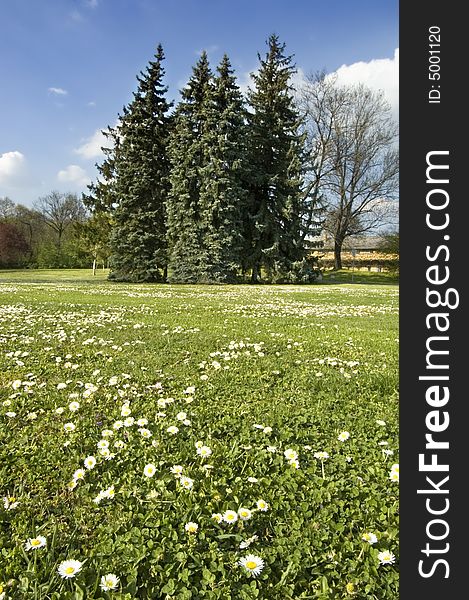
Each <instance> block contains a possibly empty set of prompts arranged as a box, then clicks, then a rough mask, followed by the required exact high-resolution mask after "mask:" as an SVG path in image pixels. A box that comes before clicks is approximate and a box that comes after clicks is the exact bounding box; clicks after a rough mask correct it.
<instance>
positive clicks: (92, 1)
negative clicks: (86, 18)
mask: <svg viewBox="0 0 469 600" xmlns="http://www.w3.org/2000/svg"><path fill="white" fill-rule="evenodd" d="M85 4H86V6H88V8H97V7H98V0H86V1H85Z"/></svg>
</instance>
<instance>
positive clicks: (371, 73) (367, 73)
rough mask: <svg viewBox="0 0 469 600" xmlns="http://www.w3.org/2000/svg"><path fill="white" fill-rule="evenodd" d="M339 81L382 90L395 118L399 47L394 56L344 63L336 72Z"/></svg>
mask: <svg viewBox="0 0 469 600" xmlns="http://www.w3.org/2000/svg"><path fill="white" fill-rule="evenodd" d="M335 74H336V75H337V80H338V83H340V84H343V85H354V84H358V83H363V84H364V85H366V86H368V87H370V88H372V89H374V90H382V91H383V92H384V95H385V97H386V100H387V101H388V102H389V104H390V105H391V109H392V114H393V116H394V118H395V119H397V117H398V115H399V48H396V50H395V51H394V57H393V58H377V59H373V60H370V61H369V62H363V61H360V62H356V63H353V64H351V65H342V66H341V67H340V68H339V69H337V71H336V73H335Z"/></svg>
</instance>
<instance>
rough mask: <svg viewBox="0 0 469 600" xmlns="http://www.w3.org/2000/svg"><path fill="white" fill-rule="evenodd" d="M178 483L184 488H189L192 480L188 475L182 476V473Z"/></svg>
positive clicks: (192, 482)
mask: <svg viewBox="0 0 469 600" xmlns="http://www.w3.org/2000/svg"><path fill="white" fill-rule="evenodd" d="M179 483H180V484H181V485H182V487H183V488H185V489H186V490H191V489H192V487H193V486H194V480H193V479H191V478H190V477H184V475H182V476H181V477H180V478H179Z"/></svg>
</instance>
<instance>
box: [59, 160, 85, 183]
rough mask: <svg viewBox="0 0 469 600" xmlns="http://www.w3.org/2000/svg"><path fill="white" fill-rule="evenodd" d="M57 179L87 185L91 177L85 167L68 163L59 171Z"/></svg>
mask: <svg viewBox="0 0 469 600" xmlns="http://www.w3.org/2000/svg"><path fill="white" fill-rule="evenodd" d="M57 179H58V180H59V181H61V182H62V183H71V184H76V185H77V186H81V187H83V186H85V185H88V183H90V178H89V177H88V175H87V174H86V171H85V169H82V168H81V167H79V166H78V165H68V167H65V169H62V170H61V171H59V172H58V173H57Z"/></svg>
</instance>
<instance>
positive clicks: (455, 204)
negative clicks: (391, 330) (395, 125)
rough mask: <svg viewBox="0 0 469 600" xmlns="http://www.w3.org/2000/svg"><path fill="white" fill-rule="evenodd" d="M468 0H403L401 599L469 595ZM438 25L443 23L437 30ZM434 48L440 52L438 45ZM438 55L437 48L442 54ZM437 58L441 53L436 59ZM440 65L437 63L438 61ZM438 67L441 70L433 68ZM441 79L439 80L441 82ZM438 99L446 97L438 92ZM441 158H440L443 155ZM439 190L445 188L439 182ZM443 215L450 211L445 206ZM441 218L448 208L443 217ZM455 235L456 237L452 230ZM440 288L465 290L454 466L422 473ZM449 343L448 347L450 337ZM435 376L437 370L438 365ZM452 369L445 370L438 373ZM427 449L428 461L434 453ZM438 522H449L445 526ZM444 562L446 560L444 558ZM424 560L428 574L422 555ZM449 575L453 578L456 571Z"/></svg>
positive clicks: (450, 436)
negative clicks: (436, 222)
mask: <svg viewBox="0 0 469 600" xmlns="http://www.w3.org/2000/svg"><path fill="white" fill-rule="evenodd" d="M464 7H465V3H463V2H450V1H449V0H447V1H446V2H443V1H436V0H427V1H426V2H423V3H416V2H404V1H402V2H401V3H400V9H399V10H400V17H399V18H400V43H399V46H400V81H399V89H400V146H399V148H400V162H401V168H400V173H401V175H400V231H401V238H400V239H401V281H400V438H401V440H400V457H401V462H402V468H403V473H402V479H401V480H400V492H401V496H400V515H401V531H400V541H401V549H400V564H399V570H400V598H401V599H402V600H414V599H417V598H424V599H425V600H434V599H435V600H436V599H438V600H441V598H444V599H445V600H446V599H447V600H453V599H455V600H456V599H462V598H469V591H468V586H467V578H466V577H465V576H464V575H465V572H466V571H468V570H469V565H466V563H467V556H466V555H467V546H468V543H469V539H468V536H467V533H468V531H469V527H468V524H467V523H468V521H469V520H468V519H467V517H466V515H465V512H466V511H465V509H466V507H467V506H469V503H468V500H467V495H466V492H465V491H464V488H465V487H466V486H467V482H469V468H468V458H469V444H468V443H467V442H469V422H468V419H467V408H466V407H467V404H468V403H469V398H468V395H469V394H468V390H467V386H466V385H465V374H466V373H468V372H469V361H468V360H467V359H468V353H467V352H466V343H465V342H466V339H467V338H468V337H469V313H468V311H467V310H466V306H467V303H466V298H467V295H466V290H467V283H466V280H467V278H468V277H469V262H468V260H467V258H469V230H468V224H469V221H467V222H466V219H465V215H466V213H467V210H466V208H467V207H469V189H468V188H469V185H468V183H467V182H466V179H467V174H469V166H467V165H466V164H465V163H466V162H467V161H466V155H469V150H467V149H466V146H468V147H469V143H468V140H467V130H468V127H467V113H468V111H469V102H467V100H466V97H465V96H466V92H465V91H464V89H463V88H464V86H465V84H466V82H467V77H466V72H467V65H466V62H467V57H468V56H469V52H468V50H467V43H468V39H469V33H468V27H469V25H467V21H466V20H465V18H464V16H463V8H464ZM430 27H434V28H439V29H440V32H441V33H440V36H441V45H440V48H439V50H440V53H439V56H440V62H439V65H440V70H439V72H440V74H441V79H440V80H439V81H435V80H433V81H432V80H431V79H430V78H429V73H430V72H431V71H430V70H429V65H430V61H429V57H430V56H431V54H430V52H429V51H430V49H431V48H430V47H429V44H430V43H431V42H430V40H429V30H430ZM433 31H436V29H433ZM433 49H437V46H434V47H433ZM434 55H435V53H434ZM433 60H435V59H433ZM434 69H435V67H434ZM433 72H435V71H433ZM432 85H435V86H437V85H439V86H440V87H439V88H437V87H435V88H432V87H431V86H432ZM431 89H437V90H439V91H440V93H441V99H440V102H439V103H429V91H430V90H431ZM433 96H434V99H436V97H437V94H436V93H435V92H434V93H433ZM439 150H440V151H441V150H447V151H449V156H448V157H447V159H444V158H443V159H441V158H440V159H439V161H440V162H441V163H444V162H445V161H446V163H447V164H449V170H448V171H447V173H448V174H449V180H450V181H449V184H448V185H445V186H440V187H444V188H445V189H446V190H447V191H448V192H449V195H450V203H449V206H448V208H447V212H448V215H449V218H450V223H449V226H448V228H447V229H446V230H444V231H432V230H431V229H430V228H429V227H427V225H426V214H427V212H429V209H428V208H427V205H426V195H427V193H428V191H429V189H430V187H429V184H428V183H427V182H426V167H427V162H426V156H427V153H428V152H431V151H439ZM435 162H437V161H435ZM436 187H437V186H436ZM441 212H442V213H443V212H445V211H441ZM440 216H442V214H440ZM445 235H449V240H445V239H444V236H445ZM440 244H445V245H447V246H448V249H449V251H450V256H449V259H448V261H447V262H445V260H444V257H445V255H446V252H445V251H441V254H440V258H439V259H438V260H437V261H436V262H433V263H431V262H429V261H428V259H427V258H426V248H427V246H430V248H431V249H432V251H431V252H432V253H433V254H434V252H433V251H434V250H435V249H436V248H437V247H438V246H439V245H440ZM432 264H439V265H440V267H441V269H444V267H445V265H446V266H448V267H449V269H450V278H449V281H448V282H447V283H446V284H444V285H440V286H434V285H433V286H432V285H430V284H429V283H428V281H427V277H426V271H427V268H428V267H429V266H430V265H432ZM427 287H429V288H432V289H438V287H439V288H440V291H441V292H442V294H443V293H444V291H445V289H448V288H449V287H451V288H455V289H456V290H457V291H458V293H459V297H460V304H459V307H458V308H456V309H445V308H443V307H441V308H438V309H436V311H441V312H447V313H449V319H450V327H449V330H448V332H446V333H441V334H440V335H448V336H449V338H450V339H449V342H448V344H447V348H449V355H448V356H446V357H443V358H442V360H441V361H440V362H442V363H446V364H449V370H448V371H447V372H446V373H445V374H448V375H449V378H450V379H449V382H446V383H442V384H441V385H448V387H449V390H450V399H449V401H448V404H447V405H446V406H445V407H444V408H441V409H440V410H441V411H445V410H446V411H447V412H448V413H449V418H450V424H449V427H448V429H446V431H444V432H441V433H439V434H434V438H435V439H439V440H447V441H448V442H449V449H447V450H441V451H439V452H437V454H438V462H439V463H446V464H449V472H448V473H443V472H435V473H430V472H427V473H423V472H421V471H419V454H421V453H424V452H425V443H426V439H425V434H426V433H428V429H427V426H426V422H425V419H426V416H427V413H428V412H429V411H430V410H434V409H432V407H430V406H429V405H428V404H427V402H426V398H425V391H426V389H427V387H428V386H429V385H434V384H430V383H429V382H428V381H421V380H420V381H419V376H421V375H425V374H427V375H428V374H429V373H428V371H426V353H427V349H426V342H427V338H428V337H429V336H430V335H436V334H435V330H434V328H433V329H431V330H429V329H428V328H427V326H426V317H427V315H428V314H429V313H431V312H433V311H434V310H435V309H431V308H429V307H428V306H427V303H426V289H427ZM440 347H442V348H443V347H444V344H441V345H440ZM432 373H437V372H436V371H433V372H432ZM438 374H440V375H441V374H443V371H438ZM432 452H433V451H431V450H427V458H426V462H427V463H428V462H429V460H431V457H429V455H431V454H432ZM446 475H449V480H448V482H447V483H446V484H444V485H441V489H447V490H448V494H433V495H425V494H418V493H417V490H418V489H431V488H432V486H431V485H429V484H428V482H427V481H426V476H429V477H431V478H433V481H434V482H435V483H436V484H437V485H438V483H439V482H440V481H441V480H442V479H444V477H445V476H446ZM427 498H431V499H432V500H430V502H433V504H430V506H433V507H434V508H443V507H444V506H445V505H446V501H445V500H444V498H448V500H449V502H450V505H449V509H448V511H447V512H446V513H445V514H444V515H440V516H438V515H431V514H429V512H428V510H427V508H426V499H427ZM438 518H441V519H444V520H446V521H447V523H448V526H449V534H448V536H447V537H446V538H445V539H442V540H441V541H435V540H431V539H429V538H428V535H427V531H426V529H427V526H428V523H429V522H430V521H431V520H432V519H438ZM438 527H440V528H439V529H438ZM430 531H431V532H432V533H433V534H434V535H436V536H438V535H443V533H444V531H445V528H444V526H443V525H440V526H438V525H434V526H432V528H431V530H430ZM427 543H429V545H430V548H431V549H432V550H433V549H436V550H438V549H439V550H440V551H441V550H443V549H445V548H446V543H448V544H449V547H448V551H447V552H441V553H430V554H429V556H428V557H427V556H426V554H424V553H423V552H422V550H425V548H426V544H427ZM438 559H443V560H446V561H447V563H448V569H449V570H447V568H446V566H445V565H444V563H439V564H438V565H436V564H435V563H436V561H437V560H438ZM421 560H424V563H423V564H422V570H423V571H425V572H426V573H427V574H428V573H430V572H431V571H432V569H433V568H434V571H433V574H432V575H431V576H429V577H426V578H425V577H423V576H422V575H421V574H419V561H421ZM445 575H449V576H448V577H447V578H446V577H445Z"/></svg>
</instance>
